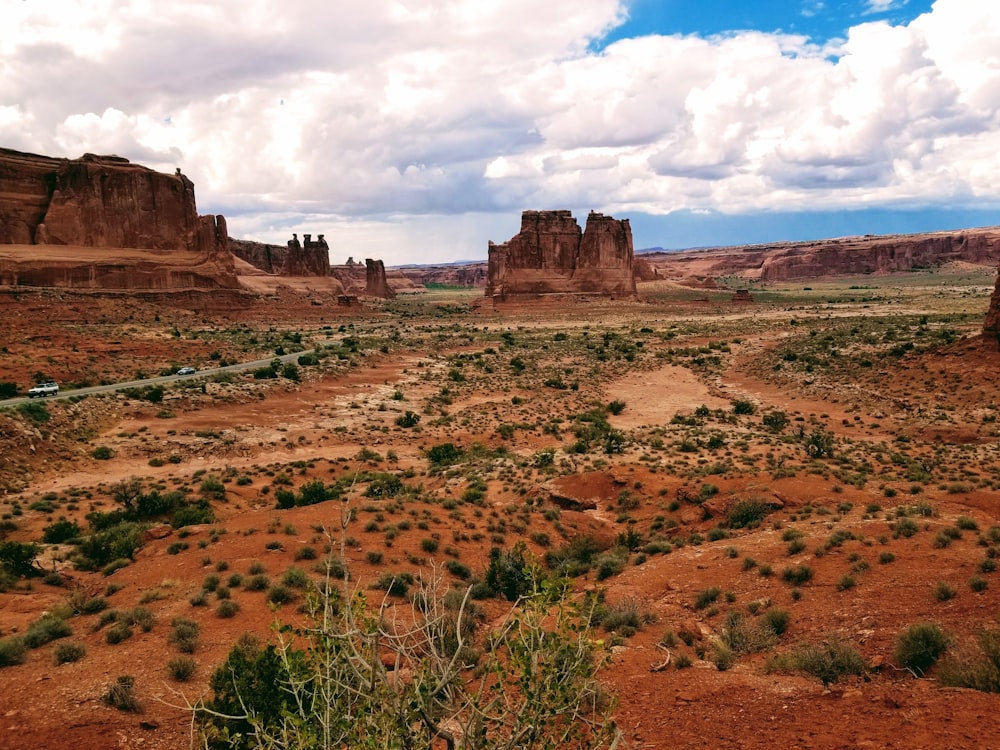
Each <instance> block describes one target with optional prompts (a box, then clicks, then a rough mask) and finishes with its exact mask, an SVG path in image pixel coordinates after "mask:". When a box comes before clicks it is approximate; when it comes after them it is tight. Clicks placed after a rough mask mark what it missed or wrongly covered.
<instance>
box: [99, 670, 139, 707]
mask: <svg viewBox="0 0 1000 750" xmlns="http://www.w3.org/2000/svg"><path fill="white" fill-rule="evenodd" d="M101 700H103V701H104V702H105V703H106V704H107V705H109V706H111V707H112V708H117V709H118V710H119V711H131V712H133V713H138V712H139V711H142V705H141V704H140V703H139V699H138V697H137V696H136V694H135V677H132V676H130V675H122V676H120V677H118V678H117V679H116V680H115V681H114V683H113V684H112V685H111V687H110V688H108V691H107V692H106V693H105V694H104V695H103V696H102V698H101Z"/></svg>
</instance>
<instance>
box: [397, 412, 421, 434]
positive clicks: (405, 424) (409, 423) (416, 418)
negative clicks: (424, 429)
mask: <svg viewBox="0 0 1000 750" xmlns="http://www.w3.org/2000/svg"><path fill="white" fill-rule="evenodd" d="M419 422H420V415H419V414H417V413H416V412H412V411H409V410H407V411H406V413H405V414H402V415H400V416H398V417H396V424H397V425H398V426H400V427H402V428H404V429H407V428H410V427H416V426H417V423H419Z"/></svg>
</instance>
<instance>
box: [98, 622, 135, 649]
mask: <svg viewBox="0 0 1000 750" xmlns="http://www.w3.org/2000/svg"><path fill="white" fill-rule="evenodd" d="M133 635H135V632H134V631H133V630H132V628H131V627H129V625H128V623H125V622H116V623H115V624H114V625H113V626H111V627H110V628H108V630H107V632H106V633H105V634H104V640H105V641H107V643H108V645H109V646H116V645H118V644H119V643H121V642H122V641H126V640H128V639H129V638H131V637H132V636H133Z"/></svg>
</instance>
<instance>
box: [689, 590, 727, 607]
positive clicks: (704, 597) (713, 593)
mask: <svg viewBox="0 0 1000 750" xmlns="http://www.w3.org/2000/svg"><path fill="white" fill-rule="evenodd" d="M721 593H722V589H720V588H719V587H718V586H712V587H710V588H707V589H702V590H701V591H699V592H698V593H697V594H696V595H695V598H694V607H695V609H705V608H706V607H707V606H709V605H710V604H714V603H715V601H716V600H717V599H718V598H719V595H720V594H721Z"/></svg>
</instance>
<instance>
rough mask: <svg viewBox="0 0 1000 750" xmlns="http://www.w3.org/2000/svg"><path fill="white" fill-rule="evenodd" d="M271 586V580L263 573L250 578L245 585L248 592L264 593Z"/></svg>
mask: <svg viewBox="0 0 1000 750" xmlns="http://www.w3.org/2000/svg"><path fill="white" fill-rule="evenodd" d="M270 585H271V579H270V578H268V577H267V576H266V575H264V574H263V573H258V574H257V575H255V576H250V578H249V579H247V582H246V583H245V584H244V585H243V588H245V589H246V590H247V591H264V590H266V589H267V588H268V587H270Z"/></svg>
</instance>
